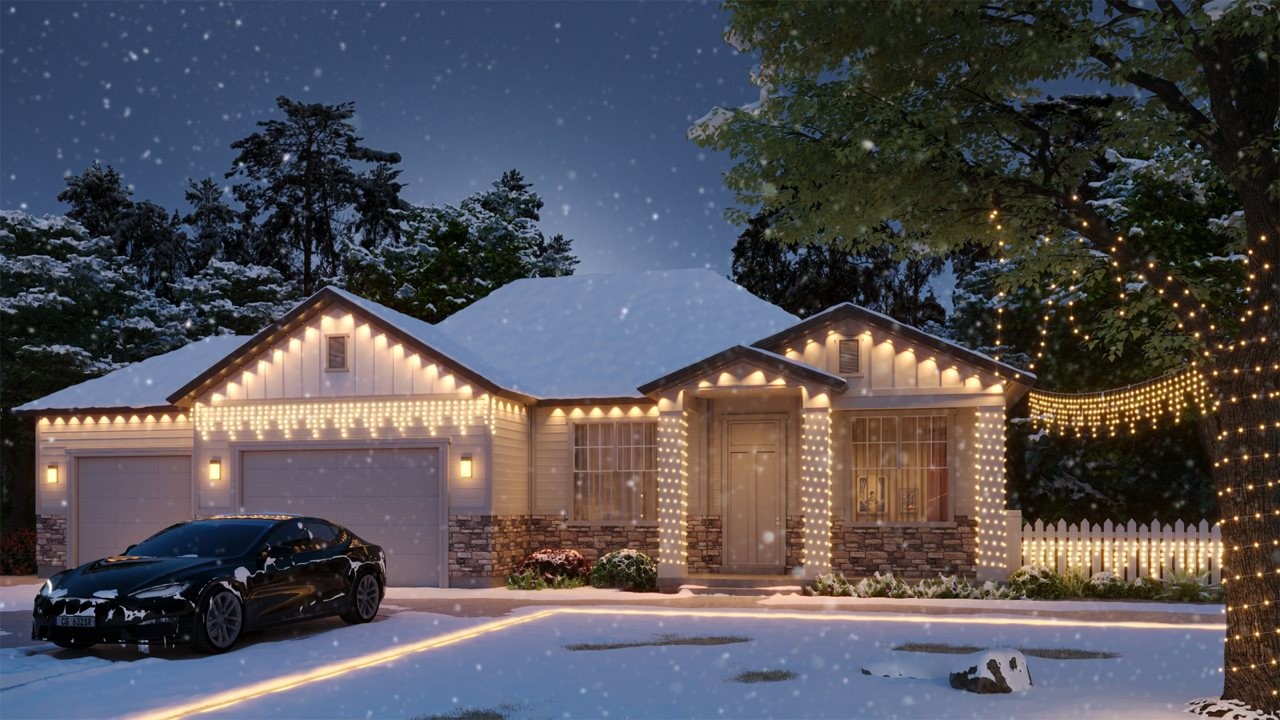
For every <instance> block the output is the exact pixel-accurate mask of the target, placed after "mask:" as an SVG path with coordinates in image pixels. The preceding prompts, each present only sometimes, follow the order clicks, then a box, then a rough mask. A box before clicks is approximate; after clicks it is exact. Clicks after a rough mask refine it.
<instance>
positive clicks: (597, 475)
mask: <svg viewBox="0 0 1280 720" xmlns="http://www.w3.org/2000/svg"><path fill="white" fill-rule="evenodd" d="M573 519H574V520H605V521H618V522H631V521H656V520H657V519H658V423H656V422H652V421H642V422H588V423H577V424H575V425H574V426H573Z"/></svg>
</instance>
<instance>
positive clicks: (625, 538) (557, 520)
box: [449, 515, 658, 581]
mask: <svg viewBox="0 0 1280 720" xmlns="http://www.w3.org/2000/svg"><path fill="white" fill-rule="evenodd" d="M626 547H633V548H637V549H639V550H642V551H644V552H645V553H646V554H648V555H649V556H650V557H653V558H657V556H658V528H657V526H656V525H653V526H643V525H635V526H631V525H614V524H597V525H578V524H571V523H568V522H566V521H565V519H564V518H563V517H561V516H559V515H539V516H534V517H528V516H525V515H450V516H449V577H451V578H492V579H495V580H496V581H501V580H502V579H504V578H505V577H506V576H507V575H509V574H510V573H511V572H512V571H513V570H515V568H516V566H517V565H519V564H520V561H521V560H523V559H524V558H525V556H526V555H528V554H529V553H531V552H533V551H534V550H538V549H540V548H568V549H573V550H577V551H578V552H580V553H582V555H583V557H585V558H587V559H588V560H590V561H592V562H594V561H595V560H596V559H598V558H599V557H600V556H601V555H604V554H605V553H607V552H609V551H611V550H621V549H622V548H626Z"/></svg>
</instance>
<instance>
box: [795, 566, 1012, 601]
mask: <svg viewBox="0 0 1280 720" xmlns="http://www.w3.org/2000/svg"><path fill="white" fill-rule="evenodd" d="M804 592H805V594H806V595H824V596H833V597H864V598H865V597H892V598H937V599H945V598H963V599H968V600H1010V599H1015V598H1018V597H1021V596H1020V595H1019V594H1015V593H1013V592H1012V591H1011V590H1009V589H1008V588H1006V587H1003V586H1001V585H999V584H997V583H994V582H991V581H990V580H988V581H987V582H985V583H983V584H982V585H977V586H975V585H972V584H970V583H969V581H967V580H965V579H963V578H960V577H957V576H955V575H939V576H938V577H936V578H927V579H924V580H921V581H919V582H917V583H916V584H915V585H911V584H910V583H907V582H906V581H904V580H901V579H899V578H896V577H894V576H893V573H885V574H884V575H881V574H880V573H875V574H873V575H872V576H871V577H869V578H865V579H863V580H860V581H858V583H857V584H856V585H854V584H851V583H850V582H849V581H848V580H846V579H845V577H844V575H841V574H838V573H823V574H822V575H819V576H818V577H816V578H814V581H813V584H812V585H810V586H808V587H806V588H805V589H804Z"/></svg>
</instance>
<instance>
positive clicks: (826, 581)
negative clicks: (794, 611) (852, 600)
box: [804, 573, 853, 597]
mask: <svg viewBox="0 0 1280 720" xmlns="http://www.w3.org/2000/svg"><path fill="white" fill-rule="evenodd" d="M804 594H805V595H822V596H825V597H851V596H852V595H853V586H852V585H850V584H849V581H848V580H845V579H844V575H840V574H837V573H822V574H820V575H818V577H816V578H814V579H813V585H810V586H807V587H805V589H804Z"/></svg>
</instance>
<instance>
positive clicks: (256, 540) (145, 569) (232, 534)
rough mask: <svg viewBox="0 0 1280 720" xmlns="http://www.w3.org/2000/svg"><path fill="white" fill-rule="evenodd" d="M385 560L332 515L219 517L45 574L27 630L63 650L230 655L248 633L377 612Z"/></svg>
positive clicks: (363, 618) (365, 617) (359, 618)
mask: <svg viewBox="0 0 1280 720" xmlns="http://www.w3.org/2000/svg"><path fill="white" fill-rule="evenodd" d="M385 588H386V555H385V554H384V553H383V552H382V548H380V547H378V546H377V545H373V544H370V543H367V542H365V541H364V540H361V539H360V538H358V537H356V535H355V534H354V533H352V532H351V531H350V530H347V529H346V528H343V527H341V526H339V525H335V524H333V523H331V522H328V521H326V520H321V519H319V518H312V517H297V516H292V515H221V516H217V517H212V518H208V519H203V520H192V521H190V522H183V523H178V524H177V525H173V526H170V527H168V528H165V529H164V530H161V531H160V532H158V533H156V534H155V535H152V536H151V537H149V538H147V539H146V540H143V541H142V542H141V543H138V544H137V545H132V546H130V547H129V548H128V549H126V550H125V552H124V554H123V555H114V556H112V557H108V558H103V559H101V560H94V561H93V562H90V563H86V564H84V565H81V566H80V567H77V568H74V569H71V570H66V571H64V572H60V573H58V574H57V575H54V576H53V577H51V578H49V580H47V581H46V582H45V584H44V586H43V587H42V588H40V594H39V595H37V596H36V604H35V613H34V623H33V624H32V628H31V637H32V638H33V639H35V640H48V641H51V642H53V643H54V644H55V645H59V646H61V647H65V648H85V647H89V646H90V645H94V644H96V643H140V644H149V643H160V644H164V645H171V644H182V643H188V644H190V645H191V646H192V647H194V648H195V649H197V650H200V651H202V652H213V653H217V652H224V651H226V650H229V649H230V648H231V646H232V645H234V644H235V643H236V640H238V639H239V638H240V636H241V634H243V633H244V632H246V631H248V630H255V629H258V628H261V627H265V626H267V625H274V624H276V623H282V622H290V621H294V620H305V619H312V618H317V617H323V616H326V615H339V616H341V617H342V619H343V620H345V621H347V622H349V623H364V622H369V621H370V620H372V619H373V618H374V616H375V615H377V614H378V605H379V604H380V603H381V601H382V595H383V590H384V589H385Z"/></svg>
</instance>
